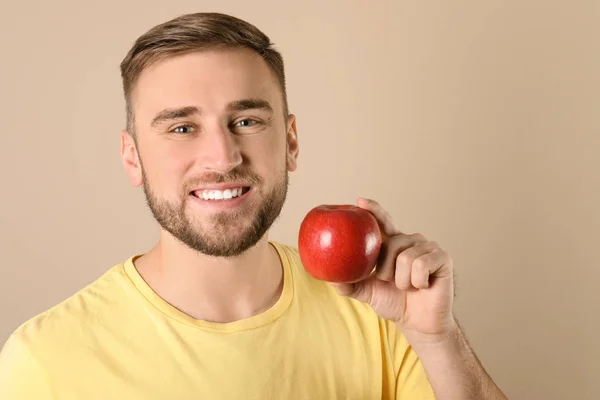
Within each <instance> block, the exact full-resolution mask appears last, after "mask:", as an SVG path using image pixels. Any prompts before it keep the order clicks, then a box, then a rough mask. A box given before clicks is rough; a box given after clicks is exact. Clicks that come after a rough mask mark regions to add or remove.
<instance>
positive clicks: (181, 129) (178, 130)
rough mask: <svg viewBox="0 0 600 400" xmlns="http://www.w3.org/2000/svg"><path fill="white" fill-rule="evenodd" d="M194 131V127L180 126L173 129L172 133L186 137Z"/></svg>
mask: <svg viewBox="0 0 600 400" xmlns="http://www.w3.org/2000/svg"><path fill="white" fill-rule="evenodd" d="M193 131H194V127H193V126H190V125H180V126H176V127H175V128H173V130H172V131H171V132H175V133H178V134H180V135H185V134H188V133H192V132H193Z"/></svg>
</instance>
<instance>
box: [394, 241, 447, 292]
mask: <svg viewBox="0 0 600 400" xmlns="http://www.w3.org/2000/svg"><path fill="white" fill-rule="evenodd" d="M438 249H439V245H438V244H437V243H436V242H423V243H421V244H418V245H416V246H413V247H411V248H409V249H407V250H405V251H403V252H402V253H400V254H399V255H398V257H397V258H396V271H395V277H394V279H395V282H396V286H397V287H398V288H399V289H404V290H406V289H410V288H411V287H414V288H417V289H424V288H426V287H427V286H428V282H429V273H426V274H425V275H423V274H424V273H425V272H424V270H423V268H425V267H428V266H429V264H423V262H427V261H428V259H427V258H426V256H427V254H430V253H432V252H434V251H436V250H438Z"/></svg>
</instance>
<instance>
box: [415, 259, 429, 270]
mask: <svg viewBox="0 0 600 400" xmlns="http://www.w3.org/2000/svg"><path fill="white" fill-rule="evenodd" d="M428 261H429V260H428V259H427V258H426V256H423V257H419V258H417V259H416V260H415V261H414V262H413V264H412V267H413V269H414V270H416V271H418V272H422V271H424V270H427V269H428V268H427V264H428Z"/></svg>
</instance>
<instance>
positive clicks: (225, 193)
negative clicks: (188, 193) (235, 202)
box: [192, 186, 250, 200]
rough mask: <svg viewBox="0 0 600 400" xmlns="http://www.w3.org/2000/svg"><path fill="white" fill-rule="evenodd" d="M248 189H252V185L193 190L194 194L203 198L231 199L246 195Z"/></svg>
mask: <svg viewBox="0 0 600 400" xmlns="http://www.w3.org/2000/svg"><path fill="white" fill-rule="evenodd" d="M248 191H250V186H240V187H236V188H227V189H224V190H218V189H203V190H195V191H193V192H192V195H193V196H194V197H197V198H199V199H202V200H231V199H235V198H237V197H241V196H243V195H245V194H246V193H248Z"/></svg>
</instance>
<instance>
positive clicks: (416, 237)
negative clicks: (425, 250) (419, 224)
mask: <svg viewBox="0 0 600 400" xmlns="http://www.w3.org/2000/svg"><path fill="white" fill-rule="evenodd" d="M410 237H411V238H412V239H413V240H414V241H415V242H419V243H420V242H426V241H427V239H426V238H425V236H424V235H423V234H422V233H413V234H412V235H410Z"/></svg>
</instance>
